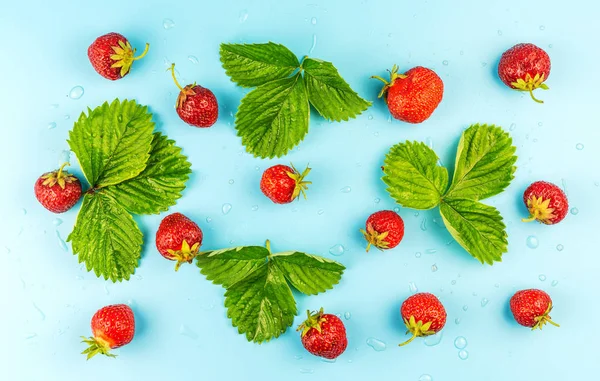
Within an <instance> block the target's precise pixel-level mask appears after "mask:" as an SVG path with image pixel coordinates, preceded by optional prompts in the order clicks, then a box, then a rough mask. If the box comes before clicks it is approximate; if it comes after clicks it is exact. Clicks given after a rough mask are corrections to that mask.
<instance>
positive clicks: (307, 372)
mask: <svg viewBox="0 0 600 381" xmlns="http://www.w3.org/2000/svg"><path fill="white" fill-rule="evenodd" d="M314 372H315V370H314V369H311V368H302V369H300V373H303V374H313V373H314Z"/></svg>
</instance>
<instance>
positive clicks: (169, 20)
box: [163, 19, 175, 30]
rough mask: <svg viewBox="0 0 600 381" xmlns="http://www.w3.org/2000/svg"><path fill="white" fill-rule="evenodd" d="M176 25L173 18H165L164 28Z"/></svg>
mask: <svg viewBox="0 0 600 381" xmlns="http://www.w3.org/2000/svg"><path fill="white" fill-rule="evenodd" d="M174 27H175V21H173V20H171V19H164V20H163V28H165V29H167V30H168V29H172V28H174Z"/></svg>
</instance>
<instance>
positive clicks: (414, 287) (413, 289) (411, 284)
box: [408, 282, 419, 294]
mask: <svg viewBox="0 0 600 381" xmlns="http://www.w3.org/2000/svg"><path fill="white" fill-rule="evenodd" d="M408 290H409V291H410V292H411V293H413V294H416V293H417V292H419V288H418V287H417V285H416V284H415V282H408Z"/></svg>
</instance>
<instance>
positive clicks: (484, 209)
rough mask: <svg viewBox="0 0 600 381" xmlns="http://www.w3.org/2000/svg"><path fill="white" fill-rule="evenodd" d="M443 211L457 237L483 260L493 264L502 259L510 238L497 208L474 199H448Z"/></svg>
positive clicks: (451, 230) (472, 253)
mask: <svg viewBox="0 0 600 381" xmlns="http://www.w3.org/2000/svg"><path fill="white" fill-rule="evenodd" d="M440 213H441V215H442V219H443V220H444V224H445V225H446V228H448V231H449V232H450V234H452V236H453V237H454V239H456V241H457V242H458V243H459V244H460V245H461V246H462V247H464V248H465V250H467V251H468V252H469V253H470V254H471V255H472V256H474V257H475V258H477V259H478V260H479V261H480V262H481V263H488V264H490V265H491V264H493V263H494V261H497V262H500V261H501V260H502V254H503V253H505V252H506V251H507V247H508V240H507V234H506V232H505V230H504V229H505V228H506V226H505V225H504V222H502V216H501V215H500V212H498V210H497V209H496V208H494V207H492V206H488V205H484V204H482V203H480V202H477V201H473V200H465V199H451V198H445V199H444V200H443V201H442V203H441V204H440Z"/></svg>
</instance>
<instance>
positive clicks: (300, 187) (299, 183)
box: [286, 163, 312, 201]
mask: <svg viewBox="0 0 600 381" xmlns="http://www.w3.org/2000/svg"><path fill="white" fill-rule="evenodd" d="M290 166H291V167H292V169H293V172H286V173H287V175H288V176H289V177H290V178H291V179H292V180H294V181H295V182H296V186H295V187H294V191H293V192H292V199H291V201H294V200H295V199H297V198H300V194H302V196H304V199H305V200H306V190H307V189H308V184H312V181H304V178H305V177H306V176H307V175H308V174H309V172H310V170H311V168H309V167H308V165H307V166H306V169H305V170H304V171H303V172H302V173H300V172H298V170H297V169H296V167H294V164H291V163H290Z"/></svg>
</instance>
